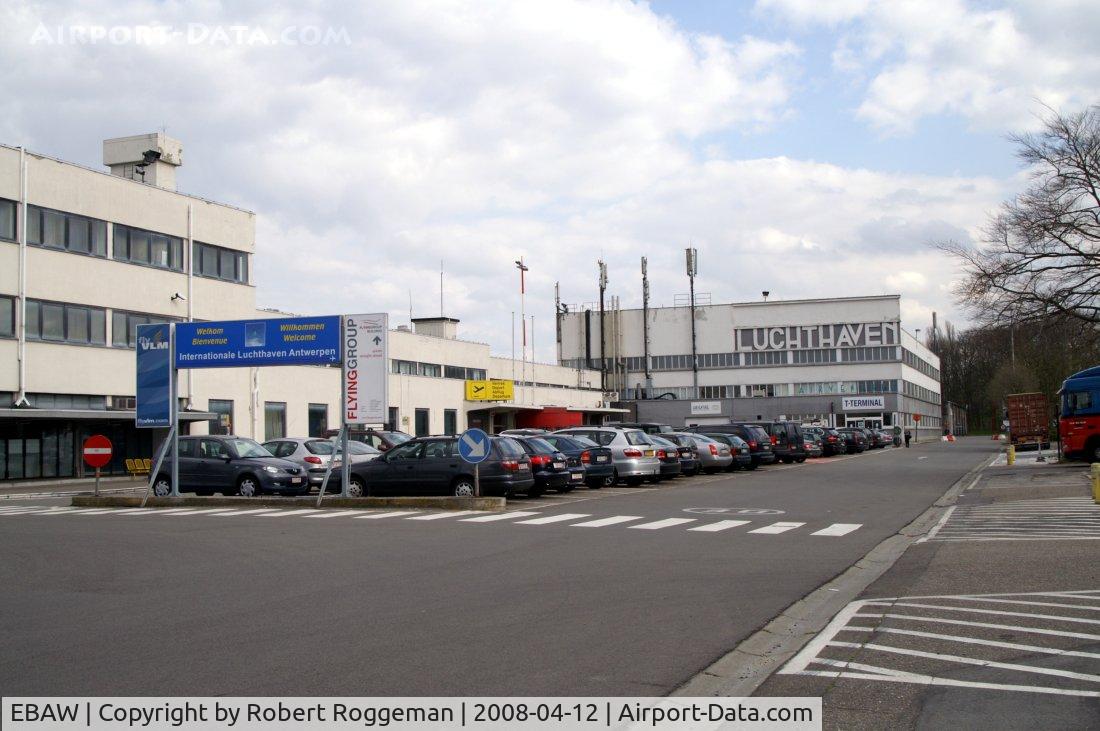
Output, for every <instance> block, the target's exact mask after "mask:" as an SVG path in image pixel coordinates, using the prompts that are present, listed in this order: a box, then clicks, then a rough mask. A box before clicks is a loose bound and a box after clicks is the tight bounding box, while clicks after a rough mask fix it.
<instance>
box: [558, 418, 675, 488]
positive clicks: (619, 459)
mask: <svg viewBox="0 0 1100 731" xmlns="http://www.w3.org/2000/svg"><path fill="white" fill-rule="evenodd" d="M554 433H555V434H564V435H566V436H580V437H585V438H586V439H591V440H592V441H593V442H595V443H596V444H598V445H600V446H601V447H607V448H608V449H610V450H611V460H612V461H613V462H614V463H615V480H616V481H618V480H626V484H628V485H640V484H642V480H645V479H648V478H654V479H656V478H658V477H660V476H661V460H659V459H658V458H657V448H656V447H655V446H653V444H652V443H650V441H649V439H647V438H646V433H645V432H644V431H642V430H641V429H622V428H617V427H610V426H574V427H570V428H569V429H562V430H560V431H556V432H554Z"/></svg>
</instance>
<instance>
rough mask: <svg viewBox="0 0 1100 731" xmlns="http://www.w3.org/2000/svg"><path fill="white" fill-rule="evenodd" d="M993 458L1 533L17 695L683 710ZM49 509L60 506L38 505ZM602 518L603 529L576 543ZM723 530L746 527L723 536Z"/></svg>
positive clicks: (48, 523)
mask: <svg viewBox="0 0 1100 731" xmlns="http://www.w3.org/2000/svg"><path fill="white" fill-rule="evenodd" d="M995 448H996V444H995V443H992V442H988V441H984V440H977V439H975V440H964V441H960V442H956V443H954V444H942V443H934V444H930V445H925V446H920V447H916V448H913V449H908V450H907V449H893V450H887V451H883V452H875V453H870V454H866V455H861V456H855V457H850V458H832V459H829V460H822V461H815V462H813V463H807V464H805V465H796V466H790V467H787V466H780V467H773V468H771V469H762V470H760V471H758V472H756V473H737V474H735V475H733V476H714V477H701V478H694V479H693V480H692V479H679V480H676V481H674V482H673V483H671V484H670V485H668V486H667V487H666V486H662V487H660V488H657V489H637V490H629V489H625V488H624V489H615V490H613V491H583V492H578V493H573V494H571V495H569V496H563V497H561V498H557V499H555V498H554V497H553V496H547V497H546V498H543V499H540V500H538V501H531V502H526V503H525V502H524V501H522V500H518V501H515V502H514V503H513V504H512V505H510V506H509V509H510V510H511V511H515V510H521V511H524V512H529V513H533V515H528V516H517V515H511V514H510V515H509V516H508V517H506V518H505V519H501V520H491V521H471V520H467V518H480V517H484V516H480V515H470V516H451V515H448V516H444V517H442V518H440V519H435V520H418V519H414V518H416V517H418V516H408V515H402V516H388V517H385V518H381V519H378V518H371V517H368V516H369V515H371V514H369V513H350V514H343V515H337V516H335V517H333V518H328V519H316V518H311V517H307V516H309V515H310V513H298V514H292V511H285V513H281V514H240V513H231V514H227V515H217V514H206V513H182V514H171V513H165V512H164V511H158V512H149V513H141V512H134V513H122V512H110V513H93V512H92V511H87V513H85V512H84V511H73V512H70V513H64V514H62V513H59V514H32V513H27V514H8V515H0V555H3V556H4V558H5V560H4V561H3V562H2V563H0V586H3V587H4V599H3V614H4V621H3V624H2V625H0V626H2V627H3V629H2V631H0V688H3V690H4V693H5V694H6V695H217V694H223V693H229V694H232V695H349V696H386V695H662V694H665V693H668V692H670V691H672V690H674V689H675V688H676V687H678V686H680V685H681V684H682V683H684V682H685V681H687V680H688V679H689V678H690V677H691V676H692V675H693V674H695V673H697V672H698V671H699V670H701V669H702V668H704V667H706V666H707V665H709V664H710V663H711V662H713V661H714V660H715V659H717V658H718V657H720V656H721V655H723V654H725V653H726V652H728V651H729V650H731V649H732V648H733V647H734V646H735V645H736V644H737V643H738V642H740V641H741V640H742V639H744V638H745V637H746V636H748V635H750V634H751V633H752V632H753V631H755V630H756V629H757V628H759V627H761V626H763V625H764V624H766V623H767V622H768V621H769V620H770V619H771V618H773V617H774V616H775V615H776V614H778V613H779V612H780V611H782V610H783V609H784V608H785V607H787V606H789V605H790V604H792V603H793V602H795V601H797V600H798V599H800V598H801V597H803V596H804V595H806V594H808V593H809V592H811V591H812V590H814V589H815V588H816V587H818V586H819V585H821V584H822V583H824V582H826V581H828V580H829V579H831V578H832V577H834V576H835V575H837V574H838V573H840V572H842V571H844V570H845V569H846V568H847V567H848V566H850V565H851V564H852V563H854V562H855V561H857V560H858V559H859V558H860V557H862V556H863V555H864V554H865V553H866V552H867V551H869V550H870V549H871V548H873V547H874V546H875V545H876V544H877V543H879V542H880V541H881V540H883V539H884V538H886V537H888V536H889V535H892V534H893V533H896V532H897V531H898V530H899V529H900V528H902V527H903V526H904V525H906V524H907V523H908V522H910V521H911V520H912V519H913V518H915V517H916V516H917V515H919V514H920V513H921V512H923V511H924V510H925V509H926V508H927V507H928V506H929V505H930V504H931V503H933V502H934V501H935V500H936V499H937V498H939V497H940V496H941V495H942V494H943V492H944V491H945V490H946V489H947V488H948V487H949V486H950V485H951V484H952V483H954V482H955V481H956V480H957V479H959V478H960V477H961V476H963V475H964V474H965V473H966V472H967V471H969V470H970V469H972V468H973V467H975V466H976V465H977V464H979V463H980V462H981V461H983V460H984V459H986V458H988V457H989V456H990V454H991V453H992V451H993V450H994V449H995ZM6 502H7V501H6ZM33 502H37V503H42V504H47V501H44V500H41V499H40V500H37V501H20V502H19V503H18V504H19V505H21V506H26V505H30V504H32V503H33ZM15 503H16V501H12V505H14V504H15ZM5 507H10V506H9V505H5ZM745 510H748V511H750V512H747V513H746V512H739V511H745ZM719 511H726V512H719ZM761 511H764V512H761ZM769 511H771V512H769ZM566 514H569V515H571V516H573V517H570V518H567V519H564V520H561V521H558V522H547V523H538V522H524V521H541V520H542V519H544V518H552V517H555V516H562V515H566ZM427 515H430V514H425V513H421V514H419V517H426V516H427ZM612 519H617V520H612ZM593 521H603V524H597V525H595V526H590V527H580V526H578V525H577V524H578V523H585V522H593ZM672 521H677V522H672ZM679 521H690V522H679ZM720 521H748V522H747V523H737V524H732V523H723V524H722V526H720V527H721V528H723V529H722V530H715V529H714V527H715V526H716V524H718V523H719V522H720ZM795 523H796V524H798V525H796V526H794V527H790V526H788V525H779V526H777V525H776V524H795ZM853 526H855V527H853ZM695 528H707V529H706V530H693V529H695ZM761 528H763V529H764V531H763V532H758V533H754V532H752V531H755V530H759V529H761ZM820 531H825V532H824V533H820ZM815 533H818V534H817V535H814V534H815Z"/></svg>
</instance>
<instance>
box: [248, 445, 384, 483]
mask: <svg viewBox="0 0 1100 731" xmlns="http://www.w3.org/2000/svg"><path fill="white" fill-rule="evenodd" d="M264 448H265V449H267V451H269V452H271V453H272V454H273V455H275V456H276V457H281V458H282V459H286V460H290V461H291V462H294V463H295V464H298V465H300V466H302V467H304V468H305V470H306V474H307V475H309V486H310V487H320V486H321V482H323V481H324V479H325V472H326V471H327V470H328V463H329V460H331V459H332V455H333V454H334V453H335V454H337V455H338V454H339V445H338V444H336V443H335V442H334V441H333V440H331V439H318V438H316V437H313V438H304V437H284V438H282V439H272V440H270V441H267V442H264ZM348 453H349V454H351V463H352V464H358V463H359V462H369V461H370V460H372V459H374V458H375V457H377V456H378V455H380V454H382V453H381V452H380V451H378V450H377V449H375V448H374V447H372V446H371V445H369V444H364V443H362V442H356V441H349V442H348ZM339 464H340V463H339V460H337V462H336V464H335V465H333V470H334V471H335V470H336V469H337V468H338V466H339ZM334 477H335V479H337V480H339V478H340V476H339V474H336V475H334ZM333 479H334V478H333V477H330V478H329V483H330V484H329V487H332V485H333V484H336V483H333V482H332V480H333Z"/></svg>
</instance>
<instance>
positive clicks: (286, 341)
mask: <svg viewBox="0 0 1100 731" xmlns="http://www.w3.org/2000/svg"><path fill="white" fill-rule="evenodd" d="M339 362H340V318H339V317H338V316H336V315H330V316H326V317H273V318H269V319H263V318H260V319H256V320H223V321H221V322H181V323H178V324H177V325H176V367H177V368H233V367H237V368H239V367H242V366H280V365H333V364H336V363H339Z"/></svg>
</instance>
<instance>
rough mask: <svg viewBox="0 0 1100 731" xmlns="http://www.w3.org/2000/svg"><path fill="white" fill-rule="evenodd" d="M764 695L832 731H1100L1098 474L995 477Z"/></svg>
mask: <svg viewBox="0 0 1100 731" xmlns="http://www.w3.org/2000/svg"><path fill="white" fill-rule="evenodd" d="M755 695H765V696H783V695H809V696H821V697H822V698H823V699H824V708H825V728H844V729H856V728H866V729H878V728H899V727H900V728H974V729H986V728H989V729H994V728H995V729H1034V728H1044V729H1054V728H1058V729H1062V728H1066V729H1069V728H1073V729H1086V728H1100V505H1096V504H1095V503H1093V501H1092V498H1091V495H1090V491H1089V482H1088V469H1087V465H1058V464H1056V463H1050V464H1049V465H1047V466H1044V465H1042V464H1033V465H1030V466H1027V467H997V466H991V467H988V468H986V469H985V470H984V471H983V472H982V473H981V475H980V476H979V478H978V479H977V481H976V482H975V483H974V484H973V485H972V486H971V487H970V488H969V489H967V490H966V491H965V492H963V493H962V494H961V495H959V498H958V501H957V504H956V505H955V506H954V507H953V508H950V509H949V510H948V511H947V513H946V514H945V516H944V518H943V520H941V521H940V523H939V524H937V525H936V526H935V527H934V528H933V529H932V530H931V531H930V532H929V533H927V534H926V535H925V536H924V537H922V538H921V539H920V540H919V541H918V542H917V543H915V544H913V545H912V546H911V547H910V548H909V549H908V550H907V551H906V552H905V554H904V555H903V556H902V557H901V559H900V560H898V562H897V563H896V564H894V566H893V567H892V568H891V569H890V570H888V571H887V572H886V573H885V574H884V575H883V576H882V577H881V578H880V579H879V580H878V581H876V582H875V583H873V584H872V585H871V586H870V587H869V588H868V589H867V590H866V591H865V592H864V593H863V594H862V595H861V596H860V597H859V598H858V600H857V601H855V602H852V603H851V604H849V605H848V606H847V607H845V609H844V610H842V611H841V612H840V614H838V615H837V616H836V618H835V619H834V620H833V621H832V622H831V623H830V625H829V626H828V627H827V628H826V629H825V630H824V631H823V632H821V633H820V634H818V635H817V636H816V637H814V639H812V640H811V641H810V642H809V643H808V644H807V645H806V646H805V647H804V648H803V650H802V651H801V652H799V653H798V655H796V656H795V657H794V658H793V659H792V660H791V661H789V662H788V663H787V664H786V665H785V666H784V667H783V668H782V669H781V670H780V672H779V673H776V674H775V675H773V676H772V677H771V678H769V679H768V680H767V681H766V682H765V683H764V684H763V685H762V686H760V688H759V689H758V690H757V692H756V694H755Z"/></svg>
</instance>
